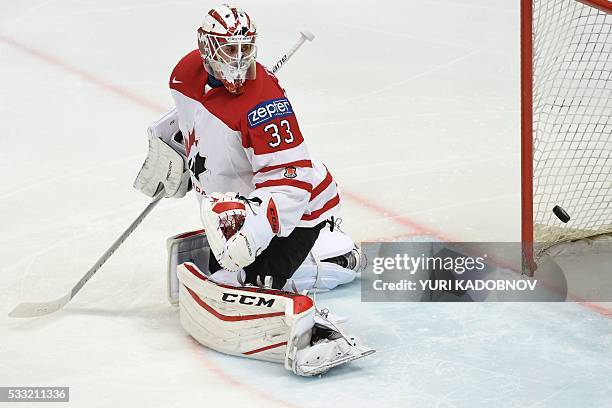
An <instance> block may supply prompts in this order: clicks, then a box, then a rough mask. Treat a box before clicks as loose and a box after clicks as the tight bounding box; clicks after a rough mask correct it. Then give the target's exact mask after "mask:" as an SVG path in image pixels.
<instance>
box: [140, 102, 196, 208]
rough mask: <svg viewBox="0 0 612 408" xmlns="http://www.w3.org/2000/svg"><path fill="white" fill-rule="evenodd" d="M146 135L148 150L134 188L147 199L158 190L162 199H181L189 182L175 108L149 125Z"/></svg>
mask: <svg viewBox="0 0 612 408" xmlns="http://www.w3.org/2000/svg"><path fill="white" fill-rule="evenodd" d="M147 134H148V137H149V151H148V153H147V158H146V159H145V161H144V163H143V165H142V168H141V169H140V172H139V173H138V176H136V180H134V188H135V189H136V190H139V191H141V192H142V193H143V194H145V195H147V196H149V197H153V196H155V194H157V192H159V191H160V189H161V188H163V189H164V190H165V195H164V196H165V197H174V198H181V197H184V196H185V194H186V193H187V191H189V189H190V186H191V183H190V182H189V181H190V175H189V170H188V169H187V166H186V163H187V156H186V153H185V147H184V146H183V142H182V135H181V133H180V130H179V127H178V115H177V113H176V109H173V110H171V111H169V112H167V113H166V114H164V115H163V116H162V117H161V118H159V119H158V120H157V121H155V122H153V123H152V124H151V126H149V129H148V131H147Z"/></svg>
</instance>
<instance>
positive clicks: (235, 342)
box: [178, 262, 314, 363]
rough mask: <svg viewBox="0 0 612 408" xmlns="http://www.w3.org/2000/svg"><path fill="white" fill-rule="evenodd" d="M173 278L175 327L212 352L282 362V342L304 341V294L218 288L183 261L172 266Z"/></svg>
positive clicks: (307, 321)
mask: <svg viewBox="0 0 612 408" xmlns="http://www.w3.org/2000/svg"><path fill="white" fill-rule="evenodd" d="M178 279H179V281H180V283H181V286H180V291H179V306H180V319H181V324H182V326H183V327H184V328H185V330H186V331H187V332H188V333H189V334H190V335H191V336H192V337H193V338H195V339H196V340H197V341H198V342H199V343H201V344H203V345H205V346H207V347H209V348H211V349H213V350H217V351H219V352H222V353H226V354H232V355H237V356H243V357H249V358H255V359H259V360H265V361H272V362H277V363H283V362H285V360H286V354H287V349H288V344H289V345H291V346H293V345H294V344H300V345H302V344H303V343H308V342H309V341H310V333H311V331H312V327H313V325H314V319H313V315H314V304H313V301H312V299H310V298H309V297H308V296H302V295H297V294H294V293H288V292H282V291H278V290H269V289H260V288H252V287H238V288H237V287H231V286H226V285H218V284H215V283H213V282H212V281H211V280H209V279H208V277H206V276H205V275H204V274H203V273H202V272H201V271H200V270H199V269H198V268H197V266H195V265H194V264H192V263H189V262H187V263H184V264H182V265H179V266H178ZM290 339H292V340H290Z"/></svg>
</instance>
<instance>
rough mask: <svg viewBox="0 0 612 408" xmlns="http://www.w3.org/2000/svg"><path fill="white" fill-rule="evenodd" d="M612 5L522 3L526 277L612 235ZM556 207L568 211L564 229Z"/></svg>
mask: <svg viewBox="0 0 612 408" xmlns="http://www.w3.org/2000/svg"><path fill="white" fill-rule="evenodd" d="M611 53H612V1H608V0H521V150H522V152H521V156H522V159H521V178H522V183H521V184H522V194H521V201H522V217H521V219H522V221H521V229H522V242H523V250H524V255H525V261H526V264H525V268H524V269H525V271H526V272H527V273H529V274H531V273H532V272H533V271H534V270H535V269H536V267H537V266H536V265H537V259H538V257H539V256H540V254H541V253H542V252H543V251H545V250H546V249H547V248H549V247H551V246H553V245H555V244H557V243H560V242H564V241H571V240H577V239H583V238H587V237H590V236H595V235H601V234H607V233H610V232H612V54H611ZM555 205H559V206H561V207H562V208H563V209H565V210H567V212H568V213H569V215H570V216H571V220H570V221H569V222H568V223H566V224H564V223H563V222H561V221H560V220H559V219H558V218H556V217H555V216H554V215H553V212H552V208H553V207H554V206H555Z"/></svg>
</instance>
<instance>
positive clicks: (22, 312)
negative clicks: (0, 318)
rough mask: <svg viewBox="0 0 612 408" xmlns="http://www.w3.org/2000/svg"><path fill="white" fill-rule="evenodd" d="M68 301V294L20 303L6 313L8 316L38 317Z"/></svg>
mask: <svg viewBox="0 0 612 408" xmlns="http://www.w3.org/2000/svg"><path fill="white" fill-rule="evenodd" d="M69 301H70V294H68V295H66V296H64V297H61V298H59V299H56V300H52V301H51V302H36V303H32V302H30V303H20V304H18V305H17V306H16V307H15V308H14V309H13V310H11V312H10V313H9V314H8V315H9V317H16V318H22V317H39V316H45V315H48V314H51V313H54V312H57V311H58V310H60V309H61V308H62V307H64V306H65V305H66V303H68V302H69Z"/></svg>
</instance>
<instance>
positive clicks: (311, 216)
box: [302, 194, 340, 221]
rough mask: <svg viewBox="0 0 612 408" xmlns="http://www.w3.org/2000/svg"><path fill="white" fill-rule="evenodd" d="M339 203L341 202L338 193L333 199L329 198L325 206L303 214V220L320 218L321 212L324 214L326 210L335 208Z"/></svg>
mask: <svg viewBox="0 0 612 408" xmlns="http://www.w3.org/2000/svg"><path fill="white" fill-rule="evenodd" d="M338 204H340V196H339V195H338V194H336V196H335V197H334V198H332V199H331V200H329V201H328V202H326V203H325V204H324V205H323V207H321V208H319V209H318V210H315V211H313V212H311V213H310V214H306V215H303V216H302V220H303V221H312V220H316V219H317V218H319V216H320V215H321V214H323V213H324V212H326V211H329V210H331V209H332V208H334V207H335V206H337V205H338Z"/></svg>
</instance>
